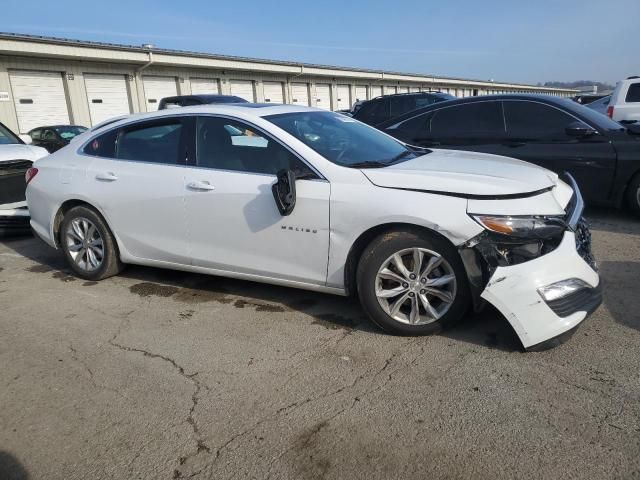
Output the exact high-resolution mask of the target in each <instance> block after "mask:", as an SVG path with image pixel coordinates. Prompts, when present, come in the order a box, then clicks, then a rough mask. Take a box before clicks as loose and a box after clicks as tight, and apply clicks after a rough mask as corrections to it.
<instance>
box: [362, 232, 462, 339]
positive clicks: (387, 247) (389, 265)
mask: <svg viewBox="0 0 640 480" xmlns="http://www.w3.org/2000/svg"><path fill="white" fill-rule="evenodd" d="M357 283H358V295H359V297H360V302H361V303H362V306H363V308H364V309H365V311H366V312H367V313H368V314H369V316H370V317H371V319H372V320H373V322H374V323H376V324H377V325H379V326H380V327H381V328H383V329H384V330H386V331H388V332H390V333H394V334H400V335H427V334H431V333H436V332H438V331H440V330H442V329H443V328H444V327H446V326H449V325H451V324H454V323H455V322H457V321H458V320H460V319H461V318H462V317H463V316H464V314H465V312H466V310H467V308H468V306H469V300H470V296H469V293H468V291H469V288H468V282H467V277H466V273H465V270H464V266H463V265H462V261H461V260H460V256H459V255H458V252H457V251H456V250H455V248H454V247H453V246H452V245H451V244H449V243H448V242H447V241H446V240H444V239H442V238H439V237H437V236H435V235H427V234H423V233H421V232H420V233H418V232H411V231H396V232H389V233H385V234H383V235H381V236H380V237H378V238H376V239H375V240H374V241H373V242H371V244H370V245H369V246H368V247H367V248H366V249H365V251H364V252H363V254H362V257H361V259H360V262H359V265H358V271H357Z"/></svg>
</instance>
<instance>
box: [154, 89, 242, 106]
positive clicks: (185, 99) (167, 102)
mask: <svg viewBox="0 0 640 480" xmlns="http://www.w3.org/2000/svg"><path fill="white" fill-rule="evenodd" d="M211 103H249V102H247V101H246V100H245V99H244V98H241V97H236V96H235V95H218V94H213V93H211V94H205V95H178V96H175V97H165V98H163V99H162V100H160V105H158V110H164V109H166V108H176V107H190V106H193V105H208V104H211Z"/></svg>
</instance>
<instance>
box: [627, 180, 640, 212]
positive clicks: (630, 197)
mask: <svg viewBox="0 0 640 480" xmlns="http://www.w3.org/2000/svg"><path fill="white" fill-rule="evenodd" d="M627 203H628V204H629V208H630V209H631V210H632V211H633V212H635V213H636V214H637V215H640V173H639V174H637V175H636V176H635V177H633V179H632V180H631V182H629V187H628V188H627Z"/></svg>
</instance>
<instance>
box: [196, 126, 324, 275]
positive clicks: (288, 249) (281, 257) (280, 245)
mask: <svg viewBox="0 0 640 480" xmlns="http://www.w3.org/2000/svg"><path fill="white" fill-rule="evenodd" d="M195 150H196V154H195V157H196V165H193V166H190V167H189V168H188V169H187V170H188V173H187V179H186V187H187V188H186V210H187V222H188V226H187V229H188V231H189V235H190V238H191V252H192V256H193V264H194V265H196V266H200V267H206V268H212V269H217V270H223V271H226V272H238V273H243V274H249V275H259V276H261V277H271V278H277V279H286V280H293V281H300V282H305V283H313V284H324V283H325V281H326V275H327V258H328V252H329V192H330V188H329V183H328V182H327V181H326V180H323V179H321V178H320V177H319V176H318V175H317V174H314V173H313V172H312V170H311V169H310V168H309V167H308V166H307V165H306V164H305V163H304V162H303V161H302V160H301V159H300V158H299V157H297V156H296V155H295V154H293V153H292V152H291V151H290V150H288V149H287V148H286V147H284V146H283V145H282V144H280V143H279V142H278V141H276V140H274V139H273V138H271V137H270V136H268V135H267V134H265V133H264V132H262V131H261V130H258V129H257V128H255V127H253V126H250V125H248V124H246V123H244V122H241V121H239V120H236V119H232V118H226V117H214V116H203V117H199V118H198V122H197V126H196V146H195ZM190 157H193V155H190ZM281 169H291V170H293V171H294V172H295V173H296V175H297V176H298V180H297V181H296V205H295V208H294V210H293V212H292V213H291V214H290V215H288V216H286V217H283V216H282V215H281V214H280V212H279V211H278V209H277V207H276V203H275V200H274V198H273V194H272V191H271V187H272V185H273V184H274V183H275V181H276V173H277V172H278V171H279V170H281Z"/></svg>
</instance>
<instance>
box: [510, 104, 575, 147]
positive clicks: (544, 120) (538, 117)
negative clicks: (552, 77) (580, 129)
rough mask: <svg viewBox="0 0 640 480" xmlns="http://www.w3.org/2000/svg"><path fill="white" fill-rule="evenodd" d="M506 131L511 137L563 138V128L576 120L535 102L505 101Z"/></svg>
mask: <svg viewBox="0 0 640 480" xmlns="http://www.w3.org/2000/svg"><path fill="white" fill-rule="evenodd" d="M504 114H505V119H506V122H507V133H508V135H509V137H511V138H518V139H523V140H527V139H531V140H536V139H538V140H563V139H566V138H567V134H566V133H565V128H567V126H568V125H569V124H571V123H573V122H575V121H576V119H575V118H573V117H572V116H571V115H568V114H566V113H565V112H563V111H562V110H558V109H557V108H554V107H551V106H549V105H545V104H542V103H537V102H518V101H505V102H504Z"/></svg>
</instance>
